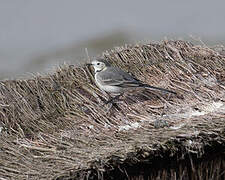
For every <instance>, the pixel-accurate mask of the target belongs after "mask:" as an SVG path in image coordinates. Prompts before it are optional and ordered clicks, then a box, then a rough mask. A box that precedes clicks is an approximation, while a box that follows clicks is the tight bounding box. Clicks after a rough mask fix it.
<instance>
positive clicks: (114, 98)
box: [105, 94, 122, 104]
mask: <svg viewBox="0 0 225 180" xmlns="http://www.w3.org/2000/svg"><path fill="white" fill-rule="evenodd" d="M121 95H122V94H119V95H117V96H115V97H113V98H110V99H109V100H108V101H106V102H105V104H109V103H112V104H113V101H114V100H116V99H119V97H120V96H121Z"/></svg>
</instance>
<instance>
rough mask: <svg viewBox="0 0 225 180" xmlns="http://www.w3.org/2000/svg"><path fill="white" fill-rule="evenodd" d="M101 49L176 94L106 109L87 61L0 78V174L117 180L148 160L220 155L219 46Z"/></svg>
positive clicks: (224, 64)
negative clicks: (43, 72) (38, 73)
mask: <svg viewBox="0 0 225 180" xmlns="http://www.w3.org/2000/svg"><path fill="white" fill-rule="evenodd" d="M221 50H223V49H221ZM103 56H104V57H105V58H107V59H108V60H109V61H110V62H111V63H113V64H114V65H115V66H119V67H121V68H122V69H124V70H126V71H128V72H130V73H132V74H134V75H135V76H136V77H137V78H139V79H141V80H142V81H144V82H146V83H148V84H151V85H154V86H158V87H163V88H167V89H170V90H173V91H176V92H177V94H178V95H170V94H165V93H161V92H158V91H142V92H137V93H135V94H131V95H128V96H123V97H122V101H121V102H118V103H117V104H116V105H115V106H112V107H111V108H110V109H109V106H108V105H104V101H105V100H107V99H108V97H107V95H106V94H102V92H101V91H100V90H99V89H98V88H97V87H96V86H95V84H94V81H93V76H92V71H91V69H88V68H87V67H85V66H80V67H78V66H75V65H74V66H72V65H70V66H69V65H67V66H64V67H61V68H59V69H58V70H57V71H56V72H55V73H54V74H51V75H47V76H37V77H35V78H32V79H26V80H9V81H1V82H0V126H1V127H0V129H1V134H0V177H2V178H3V179H85V178H87V179H88V178H89V179H91V178H94V179H110V177H111V178H113V177H115V174H116V173H117V175H120V176H119V177H120V178H121V179H122V177H126V176H131V175H132V171H133V170H134V169H136V171H139V172H136V174H135V172H134V171H133V175H134V176H135V175H138V173H140V172H141V171H142V170H143V169H142V170H139V169H138V167H148V168H149V167H152V168H154V167H158V165H159V164H160V163H161V164H162V162H165V163H166V162H168V161H166V160H174V161H176V162H181V161H182V159H185V157H189V156H192V157H195V158H196V160H198V159H199V158H204V157H207V156H208V154H210V155H212V154H216V153H217V154H218V153H223V155H224V152H225V150H224V149H225V56H223V55H222V53H220V52H219V51H216V50H214V49H212V48H208V47H205V46H195V45H192V44H191V43H188V42H183V41H164V42H162V43H159V44H158V43H155V44H145V45H134V46H126V47H121V48H116V49H115V50H112V51H109V52H106V53H104V54H103ZM217 162H218V160H217ZM222 164H223V165H222ZM134 167H135V168H134ZM201 167H202V166H201ZM218 167H219V168H223V167H225V162H224V161H221V164H220V165H219V166H218ZM132 168H133V169H132ZM212 168H213V167H212ZM137 169H138V170H137ZM158 169H160V167H158ZM178 171H179V170H178ZM184 171H185V170H182V172H184ZM174 172H175V173H176V172H177V171H175V170H174ZM182 172H181V173H182ZM212 172H214V171H212ZM163 173H164V174H163ZM211 174H213V173H211ZM172 175H174V174H173V172H172V171H170V176H171V177H172ZM153 176H154V175H152V177H153ZM209 176H210V173H209ZM154 177H160V178H161V179H163V177H166V174H165V172H163V171H162V172H161V174H160V173H158V174H157V173H156V174H155V176H154ZM220 177H221V176H220ZM118 179H119V178H118Z"/></svg>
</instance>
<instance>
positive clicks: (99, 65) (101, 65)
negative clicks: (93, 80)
mask: <svg viewBox="0 0 225 180" xmlns="http://www.w3.org/2000/svg"><path fill="white" fill-rule="evenodd" d="M92 65H93V67H94V69H95V73H96V72H100V71H102V70H103V69H104V68H105V67H106V65H105V63H104V62H100V61H96V60H94V61H92Z"/></svg>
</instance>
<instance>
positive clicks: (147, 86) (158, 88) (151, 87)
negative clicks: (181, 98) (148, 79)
mask: <svg viewBox="0 0 225 180" xmlns="http://www.w3.org/2000/svg"><path fill="white" fill-rule="evenodd" d="M143 87H145V88H150V89H157V90H160V91H164V92H168V93H172V94H177V93H176V92H174V91H171V90H168V89H163V88H160V87H155V86H150V85H148V84H143Z"/></svg>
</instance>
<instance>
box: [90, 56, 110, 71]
mask: <svg viewBox="0 0 225 180" xmlns="http://www.w3.org/2000/svg"><path fill="white" fill-rule="evenodd" d="M86 65H88V66H93V67H94V69H95V72H100V71H102V70H104V69H105V68H107V67H110V66H111V64H110V63H109V62H108V61H107V60H106V59H104V58H95V59H94V60H93V61H92V62H91V63H88V64H86Z"/></svg>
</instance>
